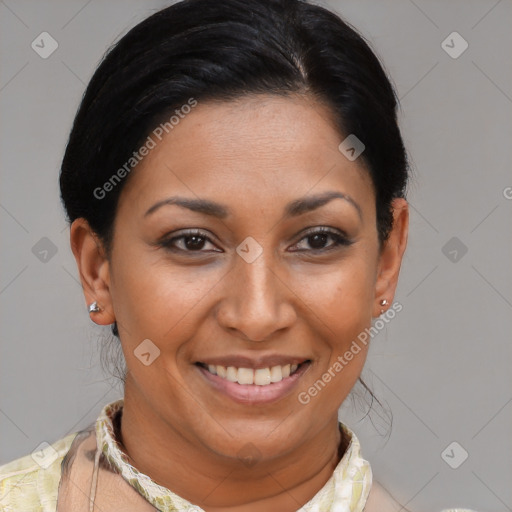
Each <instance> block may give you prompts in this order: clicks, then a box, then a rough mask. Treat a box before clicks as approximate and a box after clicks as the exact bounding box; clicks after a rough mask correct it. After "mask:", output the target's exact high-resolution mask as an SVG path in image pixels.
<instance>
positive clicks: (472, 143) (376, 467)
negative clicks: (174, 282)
mask: <svg viewBox="0 0 512 512" xmlns="http://www.w3.org/2000/svg"><path fill="white" fill-rule="evenodd" d="M168 4H169V2H163V1H141V0H139V1H134V0H132V1H109V2H101V1H99V0H92V1H88V2H87V1H83V0H80V1H66V2H64V1H60V2H57V1H52V2H49V1H35V0H33V1H20V0H17V1H14V0H5V1H0V34H1V35H0V37H1V52H2V53H1V75H0V115H1V119H2V123H1V135H0V149H1V153H0V154H1V167H0V169H1V184H2V187H1V195H0V224H1V231H0V233H1V248H2V252H1V274H0V308H1V309H0V312H1V313H0V314H1V324H0V325H1V332H0V340H1V357H0V371H1V373H0V376H1V377H0V385H1V394H0V400H1V402H0V432H1V436H0V463H5V462H8V461H10V460H12V459H14V458H17V457H19V456H22V455H25V454H27V453H30V452H31V451H32V450H34V449H35V448H36V447H37V446H38V445H39V444H40V443H41V442H42V441H47V442H49V443H52V442H54V441H55V440H57V439H59V438H61V437H63V436H64V435H66V434H68V433H71V432H74V431H76V430H78V429H79V428H83V427H84V426H86V425H87V424H89V423H90V422H92V421H94V419H95V418H96V417H97V415H98V413H99V411H100V410H101V408H102V406H103V405H104V404H105V403H107V402H108V401H111V400H114V399H116V398H118V397H119V396H121V388H120V387H119V385H117V386H116V382H115V380H114V379H112V378H109V376H108V373H105V372H103V371H102V368H101V366H100V363H99V353H100V350H99V347H100V345H101V343H103V340H104V338H105V337H108V335H109V332H110V331H109V329H108V328H100V327H98V326H96V325H95V324H93V323H92V322H91V321H90V320H89V316H88V314H87V312H86V307H85V302H84V298H83V295H82V291H81V286H80V284H79V282H78V278H77V271H76V265H75V261H74V259H73V257H72V253H71V250H70V248H69V229H68V228H67V226H66V223H65V220H64V214H63V210H62V208H61V206H60V202H59V195H58V194H59V190H58V172H59V164H60V161H61V158H62V155H63V151H64V146H65V142H66V138H67V136H68V134H69V130H70V127H71V122H72V119H73V116H74V114H75V112H76V108H77V106H78V102H79V100H80V98H81V95H82V93H83V91H84V89H85V84H86V83H87V81H88V80H89V78H90V77H91V74H92V72H93V70H94V68H95V66H96V65H97V63H98V61H99V59H100V58H101V56H102V55H103V53H104V51H105V50H106V48H107V47H108V45H109V44H110V43H112V42H113V41H114V40H115V39H117V38H118V36H119V35H120V34H124V33H125V32H126V30H127V29H128V28H131V27H132V26H133V25H135V24H136V23H137V22H139V21H141V20H142V19H144V18H145V17H147V16H148V15H149V14H151V13H152V12H153V11H154V10H156V9H158V8H161V7H164V6H165V5H168ZM324 5H328V6H331V7H332V8H333V9H334V10H336V11H337V12H339V13H340V14H342V15H343V16H344V17H345V19H347V20H348V21H349V22H350V23H352V24H353V25H354V26H355V27H357V28H358V29H359V30H360V31H361V32H362V34H363V35H364V36H365V37H366V38H367V39H368V40H369V41H370V43H371V44H372V46H373V48H374V49H375V51H376V53H377V54H378V55H379V57H380V58H381V60H382V61H383V63H384V65H385V67H386V68H387V70H388V72H389V73H390V74H391V76H392V78H393V81H394V83H395V84H396V88H397V90H398V94H399V96H400V98H401V102H402V113H401V119H400V123H401V126H402V131H403V135H404V139H405V142H406V145H407V147H408V151H409V153H410V156H411V161H412V165H413V173H414V174H413V178H412V181H411V186H410V188H409V195H408V199H409V202H410V206H411V226H410V236H409V246H408V249H407V252H406V255H405V259H404V263H403V267H402V274H401V280H400V284H399V287H398V291H397V294H396V297H395V300H397V301H399V302H400V303H401V304H403V310H402V312H400V313H399V314H398V315H397V317H396V318H395V319H394V320H392V322H391V323H390V324H389V325H388V327H387V328H386V329H384V330H383V331H382V332H380V333H379V335H378V336H376V337H375V338H374V339H373V340H372V347H371V350H370V354H369V357H368V362H367V365H366V367H365V369H364V372H363V378H365V380H366V381H367V383H368V384H369V385H370V386H371V387H372V389H373V390H374V392H375V393H376V395H377V397H378V398H379V399H380V400H381V401H382V402H383V403H384V405H385V408H386V410H391V411H392V413H393V426H392V429H391V430H389V425H388V424H386V422H385V418H384V417H383V416H384V412H383V411H382V410H381V409H380V408H379V407H378V406H375V404H374V407H373V408H372V412H371V413H370V414H369V415H366V412H367V408H366V407H364V403H361V405H357V406H353V405H352V401H351V400H347V401H346V402H345V403H344V405H343V406H342V408H341V410H340V418H342V419H343V421H345V422H346V423H347V424H348V425H349V426H351V428H353V429H354V430H355V432H356V433H357V435H358V437H359V439H360V441H361V445H362V449H363V456H365V458H367V459H368V460H370V462H371V464H372V468H373V472H374V476H375V478H376V479H377V480H378V481H380V482H381V483H382V484H383V485H384V486H385V487H386V488H387V489H388V490H389V491H390V492H391V493H392V494H393V495H394V496H395V498H396V499H398V500H399V501H400V502H401V503H402V504H403V505H405V506H407V508H408V509H410V510H411V511H414V512H419V511H431V510H432V511H439V510H441V508H448V507H454V506H459V507H462V506H465V507H470V508H473V509H475V510H478V511H479V512H484V511H485V512H498V511H504V510H512V486H511V485H510V482H511V481H512V456H511V454H512V436H511V435H510V433H511V425H512V421H511V420H512V403H511V402H512V376H511V375H512V372H511V370H510V366H511V360H512V358H511V356H512V344H511V343H510V341H511V336H510V332H511V328H512V314H511V313H512V272H511V266H510V262H511V261H512V254H511V253H512V250H511V249H512V243H511V233H512V229H511V227H512V221H511V219H512V216H511V210H512V200H511V199H510V198H511V197H512V188H510V187H512V173H511V172H510V171H511V170H510V162H511V160H512V159H511V156H512V155H511V154H512V150H511V146H512V144H511V142H510V141H511V135H512V116H511V114H512V90H511V78H512V69H511V67H512V66H511V59H510V56H511V52H510V49H511V48H512V31H511V30H510V27H511V22H512V2H511V1H506V0H501V1H496V0H488V1H487V0H479V1H468V0H457V1H441V0H438V1H426V0H422V1H420V0H415V1H412V0H386V1H383V0H373V1H362V0H358V1H343V2H342V1H334V0H332V1H331V2H326V3H324ZM43 31H46V32H49V33H50V34H51V35H52V37H53V38H55V40H56V41H57V42H58V45H59V46H58V49H57V50H56V51H55V52H54V53H53V54H52V55H51V56H50V57H48V58H47V59H43V58H41V57H40V56H39V55H38V54H37V53H36V52H35V51H34V50H33V49H32V48H31V43H32V41H33V40H34V39H36V37H37V36H38V35H39V34H40V33H41V32H43ZM453 31H457V32H458V33H459V34H460V35H461V36H462V37H463V38H464V39H465V40H466V41H467V42H468V44H469V47H468V49H467V50H466V51H465V52H464V53H462V54H461V55H460V56H459V57H458V58H456V59H454V58H452V57H450V56H449V55H448V53H447V52H446V51H445V50H444V49H443V47H442V46H441V43H442V42H443V41H444V40H445V39H446V38H447V36H448V35H449V34H451V33H452V32H453ZM447 44H449V45H450V46H454V49H453V50H454V51H456V50H458V49H459V48H461V46H460V44H459V42H457V41H456V40H454V42H453V43H452V42H451V41H450V39H449V40H448V43H447ZM44 237H46V238H47V239H49V240H50V241H51V244H50V243H49V242H48V241H47V240H43V241H41V239H42V238H44ZM453 237H456V238H455V240H452V241H451V242H449V241H450V240H451V239H452V238H453ZM38 243H39V245H36V244H38ZM447 243H448V245H446V244H447ZM53 245H54V246H55V248H54V251H55V250H56V253H55V254H52V252H51V250H50V252H49V253H48V254H46V255H45V254H44V253H43V252H41V250H42V249H45V248H46V249H47V248H48V247H52V246H53ZM34 246H35V248H34ZM465 248H466V249H467V252H466V253H464V250H465ZM355 393H358V391H357V390H356V391H355ZM357 403H358V402H357V401H356V404H357ZM453 441H456V442H457V443H458V444H459V445H460V447H459V446H456V447H455V449H454V450H453V451H450V450H448V453H449V455H450V461H451V462H452V465H454V464H456V463H457V462H460V460H461V457H462V454H463V451H462V450H465V451H467V453H468V454H469V456H468V458H467V460H465V461H464V462H463V463H462V464H461V465H460V466H459V467H458V468H457V469H453V468H452V467H450V466H449V465H448V464H447V463H446V462H445V460H443V457H442V456H441V454H442V453H443V452H444V450H445V448H447V447H448V445H450V443H452V442H453ZM445 459H446V456H445Z"/></svg>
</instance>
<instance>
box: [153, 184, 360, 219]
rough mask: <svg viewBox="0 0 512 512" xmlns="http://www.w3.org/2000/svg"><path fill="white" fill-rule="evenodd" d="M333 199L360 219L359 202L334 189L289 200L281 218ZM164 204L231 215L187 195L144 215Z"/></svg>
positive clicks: (164, 201)
mask: <svg viewBox="0 0 512 512" xmlns="http://www.w3.org/2000/svg"><path fill="white" fill-rule="evenodd" d="M333 199H343V200H345V201H347V202H349V203H350V204H351V205H352V206H353V207H354V208H355V209H356V210H357V213H358V215H359V218H360V219H361V220H362V218H363V214H362V210H361V207H360V206H359V204H358V203H357V202H356V201H354V199H352V198H351V197H350V196H348V195H347V194H342V193H341V192H336V191H329V192H324V193H321V194H317V195H309V196H305V197H302V198H300V199H296V200H294V201H291V202H290V203H288V204H287V205H286V206H285V208H284V214H283V219H286V218H289V217H297V216H299V215H302V214H304V213H307V212H310V211H313V210H316V209H317V208H320V207H321V206H324V205H326V204H327V203H329V202H330V201H332V200H333ZM166 205H176V206H180V207H181V208H187V209H188V210H192V211H193V212H197V213H202V214H203V215H210V216H212V217H217V218H219V219H224V218H226V217H228V216H229V215H231V210H230V209H229V208H228V207H227V206H225V205H223V204H220V203H216V202H214V201H210V200H208V199H193V198H189V197H179V196H173V197H169V198H167V199H163V200H162V201H158V202H157V203H155V204H154V205H153V206H151V208H149V210H148V211H147V212H146V213H145V214H144V217H148V216H149V215H151V214H152V213H154V212H155V211H157V210H158V209H159V208H161V207H162V206H166Z"/></svg>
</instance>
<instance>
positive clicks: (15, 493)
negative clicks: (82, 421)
mask: <svg viewBox="0 0 512 512" xmlns="http://www.w3.org/2000/svg"><path fill="white" fill-rule="evenodd" d="M77 433H78V432H74V433H72V434H69V435H67V436H65V437H63V438H61V439H59V440H57V441H55V442H54V443H52V444H46V445H44V446H41V448H40V450H39V451H37V452H33V453H30V454H28V455H24V456H23V457H20V458H18V459H15V460H13V461H11V462H8V463H7V464H4V465H2V466H0V510H2V511H6V512H8V511H13V512H14V511H18V510H23V511H26V512H31V511H33V510H34V511H35V510H43V509H42V508H41V504H42V502H43V501H44V502H45V503H47V504H49V503H51V502H53V503H54V504H56V502H57V492H58V487H59V482H60V475H61V463H62V460H63V459H64V457H65V456H66V454H67V452H68V450H69V448H70V446H71V443H72V442H73V439H74V438H75V436H76V435H77ZM44 510H46V509H44Z"/></svg>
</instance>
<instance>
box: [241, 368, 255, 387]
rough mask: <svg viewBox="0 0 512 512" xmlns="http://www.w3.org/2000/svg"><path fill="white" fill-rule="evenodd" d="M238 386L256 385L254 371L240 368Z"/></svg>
mask: <svg viewBox="0 0 512 512" xmlns="http://www.w3.org/2000/svg"><path fill="white" fill-rule="evenodd" d="M238 384H254V370H252V369H251V368H238Z"/></svg>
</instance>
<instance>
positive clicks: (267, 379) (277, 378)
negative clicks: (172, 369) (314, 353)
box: [204, 364, 299, 386]
mask: <svg viewBox="0 0 512 512" xmlns="http://www.w3.org/2000/svg"><path fill="white" fill-rule="evenodd" d="M204 367H205V368H206V369H207V370H208V371H209V372H210V373H211V374H213V375H218V376H219V377H220V378H221V379H226V380H228V381H230V382H237V383H238V384H242V385H250V384H256V385H257V386H268V385H270V384H273V383H276V382H281V381H282V380H283V379H286V378H287V377H289V376H290V375H292V374H293V373H295V372H296V371H297V368H298V367H299V365H298V364H286V365H277V366H272V367H267V368H257V369H252V368H236V367H234V366H228V367H226V366H220V365H211V364H210V365H205V366H204Z"/></svg>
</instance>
